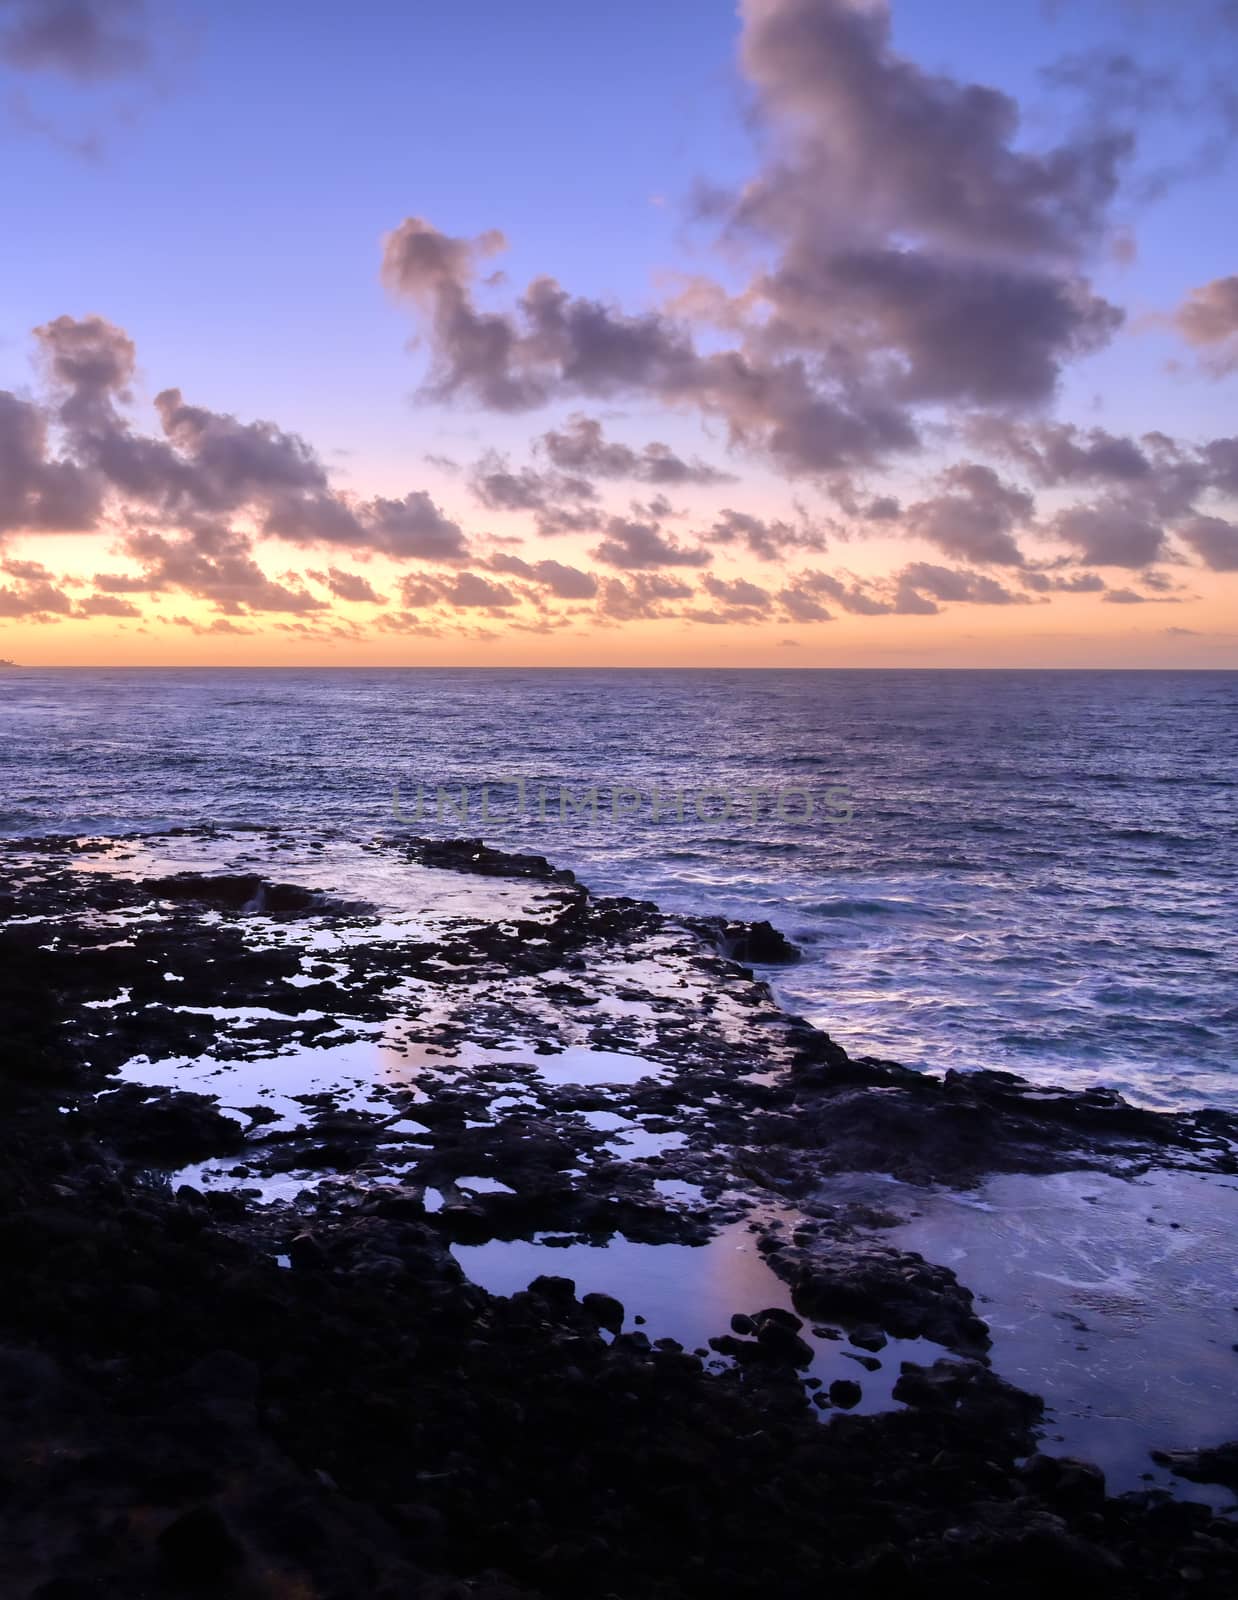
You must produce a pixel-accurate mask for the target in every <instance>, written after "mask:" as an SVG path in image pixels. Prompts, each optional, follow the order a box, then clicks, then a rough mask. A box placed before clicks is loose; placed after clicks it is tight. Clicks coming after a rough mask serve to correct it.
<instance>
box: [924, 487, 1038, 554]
mask: <svg viewBox="0 0 1238 1600" xmlns="http://www.w3.org/2000/svg"><path fill="white" fill-rule="evenodd" d="M941 481H942V484H943V487H944V489H945V493H943V494H940V495H936V496H934V497H933V498H932V499H930V500H921V501H919V502H917V503H916V504H915V505H911V506H908V508H907V511H906V515H905V518H904V526H905V527H906V530H907V532H908V533H910V534H912V535H913V536H914V537H916V538H919V539H924V540H926V541H927V542H928V543H929V544H932V545H936V547H937V548H938V549H939V550H941V551H943V552H944V554H946V555H948V556H957V557H960V558H962V559H963V560H965V561H981V562H986V563H988V564H991V565H993V566H1008V567H1018V566H1022V565H1023V561H1024V557H1023V552H1022V551H1021V550H1020V548H1019V545H1018V543H1017V542H1016V540H1015V537H1014V529H1015V528H1017V527H1019V526H1021V525H1026V524H1027V523H1029V522H1030V521H1031V520H1032V518H1033V517H1034V516H1035V512H1036V504H1035V501H1034V500H1033V498H1032V496H1031V495H1030V494H1028V493H1027V491H1026V490H1024V489H1019V488H1016V487H1014V486H1013V485H1011V484H1008V483H1006V482H1004V481H1003V480H1002V479H1001V478H999V477H998V475H997V473H996V472H994V470H993V469H992V467H986V466H982V465H980V464H978V463H976V462H961V463H959V464H958V465H956V466H953V467H950V468H948V469H947V470H946V471H945V472H944V473H943V474H942V478H941Z"/></svg>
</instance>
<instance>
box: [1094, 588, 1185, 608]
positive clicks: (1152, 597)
mask: <svg viewBox="0 0 1238 1600" xmlns="http://www.w3.org/2000/svg"><path fill="white" fill-rule="evenodd" d="M1101 599H1102V600H1103V601H1104V602H1105V604H1107V605H1111V606H1142V605H1148V604H1150V603H1153V602H1159V603H1160V604H1161V605H1177V604H1178V600H1177V597H1176V596H1175V595H1165V594H1140V593H1139V592H1138V591H1137V590H1135V589H1107V590H1106V591H1105V593H1104V594H1103V595H1101Z"/></svg>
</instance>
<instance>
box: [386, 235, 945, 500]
mask: <svg viewBox="0 0 1238 1600" xmlns="http://www.w3.org/2000/svg"><path fill="white" fill-rule="evenodd" d="M500 237H501V236H499V235H483V238H500ZM411 246H415V247H416V248H415V249H413V250H412V254H413V257H414V265H413V267H411V268H410V267H409V266H408V264H407V257H408V256H409V253H410V247H411ZM423 253H424V255H425V257H426V259H427V260H429V261H430V262H431V263H433V266H432V267H425V266H424V265H423V263H422V259H421V258H422V254H423ZM474 255H475V250H474V246H473V244H471V243H470V242H469V241H467V240H460V239H452V238H449V237H447V236H445V235H443V234H440V233H438V232H437V230H435V229H433V228H432V227H431V226H430V225H429V224H428V223H426V222H424V221H423V220H422V219H421V218H410V219H408V220H407V221H406V222H404V223H402V224H401V225H400V227H399V228H397V229H396V230H395V231H394V232H393V233H392V234H389V235H388V237H387V241H386V247H385V252H384V263H383V276H384V278H385V280H386V282H387V283H388V285H389V286H391V287H392V288H393V290H394V291H395V292H396V293H397V294H399V295H402V296H406V297H408V298H409V299H411V300H412V301H413V303H414V304H415V305H416V306H417V307H418V308H419V309H420V310H421V311H422V312H423V313H424V314H425V315H426V316H427V319H428V323H429V331H430V349H431V361H430V372H429V376H428V378H427V381H426V383H425V385H424V386H423V390H422V393H423V397H425V398H428V399H434V400H445V399H467V400H471V401H472V402H474V403H475V404H479V405H481V406H483V407H485V408H487V409H490V410H496V411H525V410H531V409H534V408H536V407H539V406H543V405H545V404H547V403H548V402H549V401H550V400H552V399H556V398H561V397H566V396H582V395H583V396H594V397H596V396H607V395H617V394H623V393H628V394H638V395H646V396H652V397H654V398H657V399H660V400H661V401H663V402H664V403H666V404H668V405H672V406H674V405H690V406H695V407H696V408H697V409H699V410H701V411H703V412H705V413H706V414H709V415H714V416H719V417H721V418H722V419H723V420H724V421H725V423H726V425H727V428H728V432H729V435H730V438H731V442H732V443H733V444H736V445H746V446H751V447H754V448H760V449H764V450H767V451H768V452H769V453H770V454H771V455H772V456H774V458H775V459H776V460H778V461H779V462H781V463H782V464H783V465H784V466H785V467H787V468H788V469H789V470H792V471H797V472H814V471H823V470H827V469H833V468H838V467H846V466H850V465H854V464H856V463H869V462H872V461H874V460H877V459H880V458H881V457H882V456H883V455H885V454H887V453H889V452H891V451H897V450H903V449H910V448H913V447H914V446H915V444H916V442H917V439H916V434H915V430H914V428H913V427H912V425H911V423H910V422H909V420H908V419H907V418H906V417H905V416H903V415H902V414H901V413H900V412H899V411H898V409H897V408H896V407H895V406H893V405H891V404H889V403H888V402H886V401H884V400H880V399H874V400H868V399H864V398H863V397H860V398H857V399H855V400H854V401H851V400H849V399H848V398H847V396H846V395H844V394H842V393H838V392H832V391H831V390H830V389H828V388H823V387H821V386H820V385H818V383H817V382H816V381H815V378H814V376H813V374H811V373H810V371H809V369H808V368H807V366H806V365H805V364H804V362H803V361H802V360H800V359H798V358H792V359H788V360H775V361H769V360H765V359H762V358H756V359H754V358H750V357H749V356H748V355H746V354H745V353H744V352H742V351H738V350H732V351H719V352H714V353H711V354H709V355H702V354H700V353H699V352H698V351H697V350H696V348H695V346H694V344H693V342H692V339H691V337H690V336H689V334H688V332H687V330H686V329H685V328H683V327H682V326H681V325H679V324H678V323H676V322H675V321H674V320H673V319H671V318H669V317H667V316H665V315H663V314H662V313H660V312H645V313H641V314H637V315H628V314H626V313H624V312H622V311H621V310H619V309H617V308H615V307H612V306H607V305H605V304H603V303H602V302H600V301H594V300H586V299H581V298H578V297H573V296H571V295H569V294H568V293H567V291H565V290H564V289H563V288H562V287H561V286H560V285H559V284H558V283H557V282H555V280H554V279H552V278H545V277H543V278H538V279H535V280H534V281H533V282H532V283H531V284H530V285H529V286H528V288H527V290H526V291H525V293H524V294H523V295H522V296H521V297H520V299H519V300H518V302H517V304H516V307H515V309H514V310H513V311H510V312H494V313H489V312H482V311H480V310H479V309H478V308H477V307H476V305H475V304H474V300H473V292H472V277H473V257H474Z"/></svg>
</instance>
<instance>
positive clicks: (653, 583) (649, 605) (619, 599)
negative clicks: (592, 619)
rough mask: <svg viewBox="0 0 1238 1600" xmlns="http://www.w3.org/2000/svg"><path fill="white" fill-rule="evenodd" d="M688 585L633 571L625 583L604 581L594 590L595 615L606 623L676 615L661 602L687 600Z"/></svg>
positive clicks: (689, 592)
mask: <svg viewBox="0 0 1238 1600" xmlns="http://www.w3.org/2000/svg"><path fill="white" fill-rule="evenodd" d="M691 597H692V586H691V584H687V583H683V582H682V581H681V580H680V579H678V578H671V577H668V576H666V574H665V573H660V572H637V573H634V574H633V575H632V576H631V577H630V578H628V579H627V580H626V581H625V580H624V579H622V578H604V579H603V580H602V582H601V584H600V586H599V589H598V608H597V609H598V616H599V618H601V619H602V620H604V621H610V622H636V621H641V620H645V619H656V618H663V617H673V616H676V615H678V614H679V612H678V611H677V610H676V608H674V607H670V608H668V606H667V605H666V603H665V602H667V601H676V600H688V599H691Z"/></svg>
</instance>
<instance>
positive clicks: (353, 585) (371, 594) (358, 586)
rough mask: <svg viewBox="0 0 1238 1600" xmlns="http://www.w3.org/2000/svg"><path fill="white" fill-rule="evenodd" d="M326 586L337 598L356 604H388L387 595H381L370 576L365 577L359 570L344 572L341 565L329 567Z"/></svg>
mask: <svg viewBox="0 0 1238 1600" xmlns="http://www.w3.org/2000/svg"><path fill="white" fill-rule="evenodd" d="M320 581H325V582H326V586H327V588H328V589H330V591H331V593H332V594H333V595H334V596H335V597H336V599H337V600H349V601H352V602H354V603H356V604H365V605H371V606H383V605H386V603H387V599H386V596H385V595H381V594H379V593H378V591H377V590H376V589H375V588H374V585H373V584H372V583H371V582H370V581H369V579H368V578H363V577H362V576H361V574H360V573H359V572H342V571H341V570H340V569H339V567H328V568H327V572H326V575H325V580H320Z"/></svg>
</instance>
